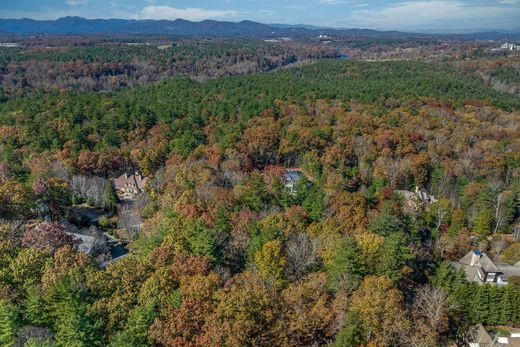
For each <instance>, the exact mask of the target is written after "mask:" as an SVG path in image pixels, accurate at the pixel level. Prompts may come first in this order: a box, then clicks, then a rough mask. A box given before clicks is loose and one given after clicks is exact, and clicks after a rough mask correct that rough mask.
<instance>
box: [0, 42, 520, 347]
mask: <svg viewBox="0 0 520 347" xmlns="http://www.w3.org/2000/svg"><path fill="white" fill-rule="evenodd" d="M392 44H393V43H392ZM208 45H209V46H210V47H212V48H208ZM306 45H307V44H305V45H304V44H296V43H294V44H285V46H284V45H279V44H272V43H258V42H255V43H253V44H251V46H248V45H245V46H244V45H242V44H241V43H233V42H230V43H226V44H223V43H220V42H219V43H200V42H196V43H193V42H191V43H190V44H189V45H182V44H180V43H179V44H175V45H173V46H168V47H167V48H164V49H163V48H161V49H159V48H157V47H156V46H153V47H152V46H123V45H111V46H109V47H101V46H98V47H83V46H81V47H75V48H69V49H66V50H63V49H57V50H55V51H54V50H53V51H42V50H40V49H36V50H34V51H31V52H27V51H26V50H24V49H22V48H20V49H19V48H14V49H11V50H9V51H7V50H6V51H5V52H4V55H2V57H1V58H0V64H1V66H2V73H1V75H2V82H1V85H2V90H3V92H4V99H3V100H2V102H1V103H0V345H2V346H28V347H29V346H30V347H36V346H39V347H42V346H45V347H48V346H121V347H122V346H326V345H333V346H338V347H343V346H399V345H403V346H448V345H462V344H464V343H467V341H469V340H468V339H469V338H470V336H469V335H471V334H470V331H471V329H470V328H471V327H472V326H474V325H475V324H479V323H482V324H484V325H486V326H493V327H500V326H519V325H520V310H519V309H518V308H519V307H520V276H510V277H509V278H508V282H509V283H508V284H506V285H498V284H483V285H481V284H477V283H473V282H471V281H468V278H467V276H466V274H465V273H464V272H463V271H462V270H461V269H459V267H457V266H454V265H453V264H454V263H455V262H458V261H459V260H460V259H461V258H462V257H464V256H465V255H466V254H468V252H471V251H477V250H478V251H480V252H482V253H485V254H487V255H488V256H489V257H490V258H491V259H493V261H494V262H497V263H500V264H510V265H509V266H511V268H513V267H514V266H519V265H518V264H520V263H519V262H520V243H519V239H518V237H519V227H518V225H519V220H520V208H519V206H520V204H519V198H520V97H519V96H518V94H517V93H512V92H511V91H510V90H502V89H501V88H495V87H494V85H492V84H491V83H484V82H483V77H482V76H481V75H479V73H477V72H476V70H477V68H478V70H479V71H487V72H489V74H490V76H497V77H496V78H500V79H503V80H505V81H506V80H507V81H510V82H511V83H516V81H518V79H517V78H518V76H517V75H515V74H516V72H514V71H516V70H515V68H514V67H511V68H510V67H508V66H513V64H514V63H510V62H508V63H505V62H504V63H500V64H498V65H489V66H490V67H489V68H485V67H484V64H481V63H480V60H479V59H484V58H482V57H475V58H474V59H473V58H472V60H464V61H455V60H454V59H455V58H454V57H450V58H449V59H446V61H439V60H435V61H430V60H424V59H414V60H399V61H362V60H355V59H324V58H337V57H338V55H337V54H338V51H337V49H336V48H334V49H332V48H328V46H324V45H322V44H318V45H312V44H309V46H306ZM324 47H325V48H324ZM331 47H332V46H331ZM370 49H373V47H372V48H370ZM391 51H394V47H393V46H392V48H391ZM141 59H142V60H141ZM486 59H487V60H486V61H491V60H493V59H495V60H496V61H499V62H500V59H502V58H500V57H499V58H492V57H491V58H486ZM299 60H312V62H309V64H306V65H305V66H298V67H292V68H288V69H283V70H279V71H274V72H269V73H267V72H260V71H264V70H271V69H272V68H274V67H280V66H282V65H286V64H287V63H288V62H289V61H291V62H294V61H299ZM317 60H319V61H317ZM37 61H38V62H42V64H41V65H39V64H35V62H37ZM174 62H175V64H173V63H174ZM472 62H473V65H472ZM69 64H71V65H69ZM111 64H113V65H114V67H113V68H114V69H116V70H117V69H119V68H121V69H122V70H121V72H117V73H112V72H106V71H104V70H103V69H106V68H107V66H109V65H111ZM141 64H145V65H147V64H150V69H151V70H146V69H144V68H143V69H144V70H141V68H142V67H143V66H144V65H141ZM237 64H244V65H248V64H252V65H254V67H250V68H244V69H245V70H247V71H245V70H244V71H243V72H242V71H240V72H237V71H236V70H233V68H232V67H233V66H234V67H236V65H237ZM80 66H83V67H84V69H83V68H79V67H80ZM128 66H134V67H136V70H132V72H130V71H127V70H126V69H127V67H128ZM147 66H148V65H147ZM54 68H55V69H56V71H55V72H53V69H54ZM39 69H41V71H44V72H45V73H43V74H40V73H39V72H38V71H39ZM67 69H71V71H75V72H77V75H74V74H72V73H70V74H69V73H63V71H66V70H67ZM100 69H101V70H100ZM109 69H110V68H109ZM511 69H513V70H514V71H512V70H511ZM102 70H103V72H100V71H102ZM224 70H225V71H226V72H219V71H224ZM96 71H97V72H96ZM110 71H112V70H110ZM118 71H119V70H118ZM150 71H151V72H150ZM233 71H234V72H233ZM245 72H247V74H243V73H245ZM252 72H254V73H252ZM96 73H101V74H102V77H99V76H98V77H93V76H95V74H96ZM200 74H202V75H204V76H207V77H215V78H211V79H204V80H202V79H196V78H193V77H194V76H199V75H200ZM236 74H240V75H239V76H231V75H236ZM52 76H54V78H55V79H53V77H52ZM59 76H64V78H65V80H61V79H60V78H58V77H59ZM86 76H88V78H91V79H92V81H94V82H92V83H94V84H95V85H96V86H95V87H94V86H92V84H89V83H90V82H88V83H87V82H85V83H87V84H86V85H85V86H84V85H83V84H82V82H81V81H83V77H85V78H87V77H86ZM515 76H516V77H515ZM113 77H115V82H114V83H115V84H117V85H118V87H117V88H113V87H106V86H107V85H106V83H108V82H107V81H110V80H111V78H113ZM131 81H133V82H131ZM151 81H155V82H151ZM134 82H135V83H134ZM148 82H150V83H148ZM20 83H22V84H20ZM124 86H126V87H124ZM129 86H131V87H129ZM123 87H124V88H123ZM101 90H103V92H100V91H101ZM136 171H139V173H140V174H142V175H143V176H145V177H146V178H147V183H146V187H145V188H144V191H143V192H142V194H140V195H139V196H138V197H137V198H136V201H135V202H134V203H133V204H132V205H131V209H126V208H125V207H124V206H126V205H125V202H124V201H123V200H122V199H121V198H120V197H118V194H116V192H115V190H114V188H113V187H112V185H111V184H110V179H113V178H117V177H119V176H121V175H123V174H125V173H127V174H128V173H134V172H136ZM287 172H297V173H298V177H297V179H295V181H294V182H292V184H288V181H287V180H288V178H287V177H288V176H287ZM416 189H417V191H419V189H420V192H426V191H427V194H426V193H423V194H426V195H427V198H426V199H423V198H422V196H423V195H419V194H415V193H414V192H415V191H416ZM430 194H431V195H430ZM86 209H95V211H97V212H99V211H101V212H99V213H101V214H102V216H101V217H100V218H99V219H96V221H95V225H90V226H89V228H91V229H92V228H93V229H95V230H97V233H98V234H99V233H101V234H103V235H109V236H110V238H113V239H117V240H119V241H120V242H122V243H123V244H124V246H125V248H126V249H127V250H128V253H127V254H125V255H124V256H120V257H112V258H110V257H106V256H105V255H104V254H105V253H106V252H104V249H105V248H106V245H102V244H101V242H99V243H96V245H97V246H96V247H98V248H99V249H98V250H97V251H96V252H95V254H86V252H84V251H82V249H81V248H80V247H79V246H78V243H79V242H80V241H81V240H78V239H75V238H74V237H72V236H71V233H69V232H67V230H70V229H67V228H69V227H70V226H69V224H70V223H76V224H78V225H80V224H81V223H82V222H81V221H79V219H78V218H77V216H76V215H77V213H78V210H86ZM89 211H90V210H89ZM97 212H96V213H97ZM64 220H65V221H70V223H64V222H63V221H64ZM136 221H137V222H136ZM136 225H137V227H135V226H136ZM94 234H95V233H94V232H92V235H94ZM98 234H96V235H98ZM96 242H97V241H96ZM103 247H105V248H103ZM478 254H480V253H478ZM515 264H517V265H515Z"/></svg>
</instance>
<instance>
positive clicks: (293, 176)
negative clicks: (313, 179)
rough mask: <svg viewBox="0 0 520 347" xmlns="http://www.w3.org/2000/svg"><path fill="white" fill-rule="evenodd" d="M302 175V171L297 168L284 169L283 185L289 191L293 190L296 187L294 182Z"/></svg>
mask: <svg viewBox="0 0 520 347" xmlns="http://www.w3.org/2000/svg"><path fill="white" fill-rule="evenodd" d="M302 177H304V175H303V172H302V171H301V170H299V169H287V170H286V171H285V174H284V176H283V182H284V185H285V188H287V189H289V190H290V191H294V189H295V188H296V183H298V181H299V180H300V179H301V178H302Z"/></svg>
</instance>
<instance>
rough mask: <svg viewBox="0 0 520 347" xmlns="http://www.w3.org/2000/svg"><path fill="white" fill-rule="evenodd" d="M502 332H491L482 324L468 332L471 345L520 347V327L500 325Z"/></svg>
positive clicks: (468, 340) (473, 346)
mask: <svg viewBox="0 0 520 347" xmlns="http://www.w3.org/2000/svg"><path fill="white" fill-rule="evenodd" d="M500 331H501V332H500V333H495V334H489V333H488V332H487V330H486V329H485V328H484V326H483V325H482V324H478V325H476V326H474V327H473V328H472V329H471V330H470V331H469V333H468V338H467V342H468V345H469V346H470V347H520V329H515V328H511V327H500Z"/></svg>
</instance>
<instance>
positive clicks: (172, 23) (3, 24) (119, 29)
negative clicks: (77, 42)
mask: <svg viewBox="0 0 520 347" xmlns="http://www.w3.org/2000/svg"><path fill="white" fill-rule="evenodd" d="M0 32H4V33H11V34H24V35H27V34H101V33H102V34H167V35H182V36H244V37H280V36H298V35H318V34H329V35H341V36H356V37H379V38H407V37H460V38H467V39H481V40H488V39H493V40H497V39H508V38H509V39H514V38H516V39H518V38H520V33H516V34H511V33H498V32H493V33H475V34H469V35H431V34H424V33H423V34H419V33H404V32H398V31H377V30H369V29H333V28H322V27H316V26H311V25H305V24H299V25H286V24H270V25H268V24H262V23H257V22H253V21H247V20H245V21H241V22H224V21H215V20H204V21H201V22H192V21H188V20H184V19H176V20H131V19H86V18H82V17H63V18H59V19H57V20H34V19H27V18H23V19H0Z"/></svg>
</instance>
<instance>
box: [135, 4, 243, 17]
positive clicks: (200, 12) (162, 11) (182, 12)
mask: <svg viewBox="0 0 520 347" xmlns="http://www.w3.org/2000/svg"><path fill="white" fill-rule="evenodd" d="M239 15H240V13H239V12H238V11H235V10H206V9H203V8H195V7H188V8H175V7H170V6H147V7H145V8H143V9H142V10H141V11H140V12H139V15H138V17H139V18H140V19H177V18H182V19H187V20H194V21H199V20H203V19H208V18H222V17H237V16H239Z"/></svg>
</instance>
